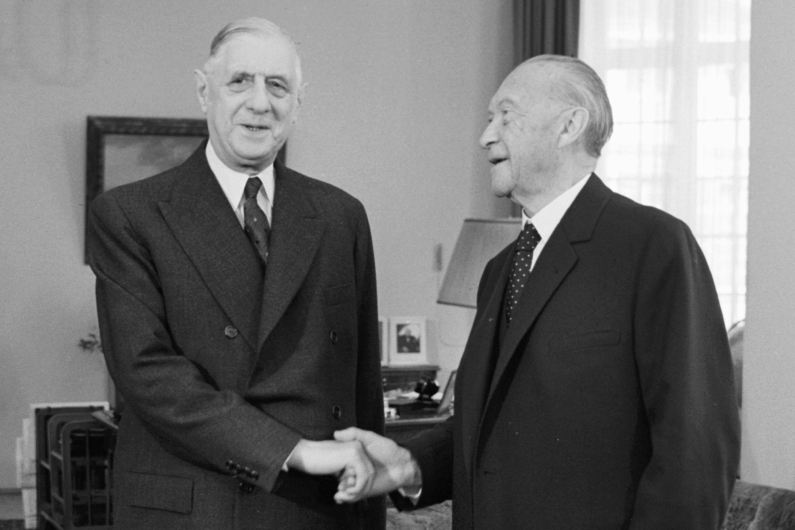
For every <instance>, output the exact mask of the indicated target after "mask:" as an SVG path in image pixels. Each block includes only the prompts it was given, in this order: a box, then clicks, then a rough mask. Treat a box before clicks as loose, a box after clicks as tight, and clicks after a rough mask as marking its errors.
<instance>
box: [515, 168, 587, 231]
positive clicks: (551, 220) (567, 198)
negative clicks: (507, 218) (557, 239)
mask: <svg viewBox="0 0 795 530" xmlns="http://www.w3.org/2000/svg"><path fill="white" fill-rule="evenodd" d="M590 176H591V174H590V173H588V175H587V176H586V177H585V178H583V179H580V180H579V181H578V182H577V183H576V184H574V186H572V187H571V188H569V189H567V190H566V191H564V192H563V193H561V194H560V195H558V196H557V197H556V198H555V200H553V201H552V202H550V203H549V204H547V205H546V206H544V207H543V208H541V211H539V212H538V213H537V214H535V215H534V216H533V217H528V216H527V214H526V213H525V211H524V208H523V209H522V227H524V225H526V224H527V223H528V222H532V223H533V226H535V227H536V230H537V231H538V235H540V236H541V241H544V242H546V241H547V240H549V238H550V236H552V232H554V231H555V228H557V226H558V224H560V220H561V219H563V216H564V215H565V214H566V212H567V211H568V209H569V207H570V206H571V204H572V203H573V202H574V199H576V198H577V195H579V194H580V191H582V189H583V188H584V187H585V184H586V183H587V182H588V177H590Z"/></svg>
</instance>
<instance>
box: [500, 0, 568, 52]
mask: <svg viewBox="0 0 795 530" xmlns="http://www.w3.org/2000/svg"><path fill="white" fill-rule="evenodd" d="M513 7H514V25H515V27H514V35H515V48H516V49H515V53H516V64H519V63H521V62H522V61H524V60H526V59H529V58H530V57H533V56H535V55H541V54H544V53H555V54H558V55H569V56H576V55H577V40H578V38H579V28H578V25H579V19H580V0H514V5H513Z"/></svg>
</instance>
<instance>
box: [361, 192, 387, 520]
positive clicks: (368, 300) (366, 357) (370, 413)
mask: <svg viewBox="0 0 795 530" xmlns="http://www.w3.org/2000/svg"><path fill="white" fill-rule="evenodd" d="M354 261H355V264H356V306H357V323H358V329H357V331H358V350H359V351H358V363H357V372H356V423H357V426H358V427H359V428H361V429H366V430H368V431H373V432H376V433H378V434H384V394H383V386H382V382H381V349H380V341H379V339H378V298H377V295H376V278H375V256H374V253H373V243H372V237H371V235H370V225H369V222H368V221H367V215H366V213H365V212H364V207H362V206H361V205H359V214H358V222H357V233H356V255H355V257H354ZM367 506H368V510H367V514H366V517H367V528H372V529H373V530H377V529H379V528H384V527H385V525H386V518H385V513H386V499H385V498H384V497H378V498H372V499H368V500H367Z"/></svg>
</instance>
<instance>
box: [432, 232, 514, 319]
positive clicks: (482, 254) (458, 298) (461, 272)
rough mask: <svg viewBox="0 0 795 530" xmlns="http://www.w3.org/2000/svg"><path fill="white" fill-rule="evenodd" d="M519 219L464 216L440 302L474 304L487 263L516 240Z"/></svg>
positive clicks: (440, 293) (471, 305)
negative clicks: (465, 217)
mask: <svg viewBox="0 0 795 530" xmlns="http://www.w3.org/2000/svg"><path fill="white" fill-rule="evenodd" d="M520 231H521V218H518V217H517V218H512V219H465V220H464V226H463V227H462V228H461V233H460V234H459V235H458V241H457V242H456V244H455V249H454V250H453V256H452V257H451V258H450V263H449V264H448V265H447V272H446V273H445V275H444V281H443V282H442V289H441V291H439V299H438V300H437V302H438V303H440V304H448V305H457V306H462V307H472V308H475V307H477V290H478V283H479V282H480V277H481V275H482V274H483V269H484V268H485V267H486V263H488V261H489V260H490V259H491V258H493V257H494V256H496V255H497V253H498V252H499V251H500V250H502V249H503V248H505V246H506V245H508V244H509V243H511V242H512V241H514V240H516V238H517V237H518V236H519V232H520Z"/></svg>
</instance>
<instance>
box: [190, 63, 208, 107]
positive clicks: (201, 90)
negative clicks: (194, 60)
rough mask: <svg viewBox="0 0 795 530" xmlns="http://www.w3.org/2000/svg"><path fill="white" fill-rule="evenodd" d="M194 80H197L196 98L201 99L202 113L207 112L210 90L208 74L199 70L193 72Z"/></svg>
mask: <svg viewBox="0 0 795 530" xmlns="http://www.w3.org/2000/svg"><path fill="white" fill-rule="evenodd" d="M193 78H194V79H195V80H196V96H197V97H198V98H199V105H201V108H202V112H204V113H206V112H207V91H208V90H210V86H209V82H210V81H209V79H207V74H205V73H204V72H203V71H202V70H199V69H198V68H197V69H196V70H194V71H193Z"/></svg>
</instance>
